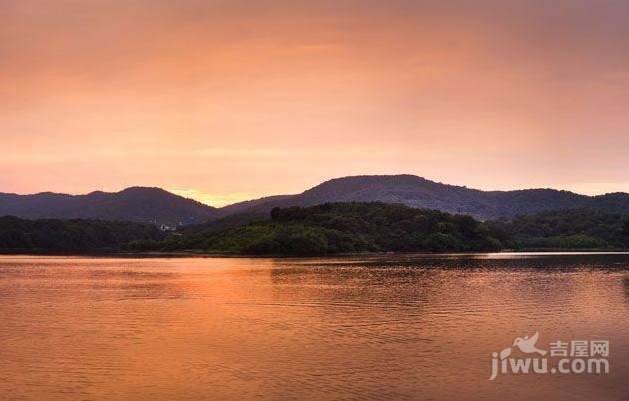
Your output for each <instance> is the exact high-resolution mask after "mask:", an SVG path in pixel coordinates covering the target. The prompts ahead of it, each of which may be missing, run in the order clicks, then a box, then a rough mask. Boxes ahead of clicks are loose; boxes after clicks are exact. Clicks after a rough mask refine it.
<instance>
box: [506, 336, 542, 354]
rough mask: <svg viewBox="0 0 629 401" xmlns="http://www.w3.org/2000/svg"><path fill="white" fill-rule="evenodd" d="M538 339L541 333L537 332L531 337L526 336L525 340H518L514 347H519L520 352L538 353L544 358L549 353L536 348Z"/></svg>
mask: <svg viewBox="0 0 629 401" xmlns="http://www.w3.org/2000/svg"><path fill="white" fill-rule="evenodd" d="M538 339H539V332H537V331H536V332H535V334H533V335H532V336H531V337H529V336H526V337H524V338H522V337H518V338H516V339H515V340H514V341H513V346H514V347H518V348H519V349H520V351H522V352H524V353H525V354H532V353H538V354H540V355H542V356H544V355H546V353H547V351H544V350H543V349H539V348H537V347H535V343H536V342H537V340H538Z"/></svg>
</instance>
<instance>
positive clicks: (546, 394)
mask: <svg viewBox="0 0 629 401" xmlns="http://www.w3.org/2000/svg"><path fill="white" fill-rule="evenodd" d="M535 332H539V341H538V342H537V344H536V346H537V347H539V348H544V349H549V343H550V342H555V341H557V340H562V341H566V342H569V341H571V340H588V341H590V340H608V341H609V344H610V345H609V353H610V355H609V358H608V359H609V364H610V372H609V374H600V375H594V374H580V375H578V374H555V375H552V374H529V375H513V374H509V375H499V376H498V377H497V378H496V379H495V380H493V381H490V380H488V379H489V376H490V372H491V363H492V352H499V351H501V350H503V349H505V348H507V347H510V346H512V345H513V342H514V339H515V338H516V337H524V336H526V335H529V336H531V335H533V334H534V333H535ZM518 352H520V351H517V350H515V349H514V352H513V355H514V356H517V355H518ZM522 355H523V354H520V356H522ZM628 373H629V255H542V256H540V255H508V254H498V255H478V256H431V257H428V256H381V257H369V258H343V259H203V258H198V259H197V258H194V259H192V258H190V259H188V258H181V259H177V258H175V259H102V258H51V257H0V400H3V401H4V400H7V401H8V400H37V401H55V400H72V401H76V400H112V401H114V400H115V401H121V400H129V401H131V400H133V401H139V400H151V401H161V400H168V401H173V400H212V401H220V400H238V401H243V400H244V401H246V400H273V401H275V400H316V401H324V400H377V401H382V400H533V399H540V400H555V401H556V400H587V401H593V400H597V401H600V400H629V380H628V376H629V375H628Z"/></svg>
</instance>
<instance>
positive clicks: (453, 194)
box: [219, 175, 629, 220]
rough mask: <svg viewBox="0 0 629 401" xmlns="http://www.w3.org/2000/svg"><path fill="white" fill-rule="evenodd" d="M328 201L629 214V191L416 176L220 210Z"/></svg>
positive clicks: (350, 181) (332, 185)
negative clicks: (496, 187)
mask: <svg viewBox="0 0 629 401" xmlns="http://www.w3.org/2000/svg"><path fill="white" fill-rule="evenodd" d="M326 202H383V203H399V204H403V205H406V206H409V207H413V208H422V209H435V210H440V211H443V212H448V213H456V214H468V215H470V216H473V217H475V218H478V219H481V220H491V219H501V218H507V219H511V218H513V217H516V216H518V215H526V214H534V213H539V212H543V211H552V210H566V209H582V208H585V209H592V210H599V211H604V212H617V213H629V194H626V193H615V194H607V195H601V196H586V195H579V194H576V193H573V192H569V191H560V190H555V189H525V190H517V191H481V190H477V189H470V188H467V187H463V186H455V185H448V184H442V183H438V182H434V181H430V180H427V179H425V178H422V177H417V176H413V175H383V176H354V177H344V178H336V179H333V180H329V181H326V182H324V183H322V184H320V185H317V186H315V187H313V188H311V189H309V190H307V191H305V192H303V193H301V194H297V195H284V196H281V197H269V198H262V199H258V200H256V201H253V202H251V201H250V202H242V203H237V204H234V205H230V206H227V207H224V208H222V209H219V214H220V215H221V216H225V215H229V214H233V213H247V214H249V215H256V216H260V215H263V214H266V215H268V213H269V212H270V211H271V209H273V208H274V207H290V206H302V207H307V206H313V205H317V204H322V203H326Z"/></svg>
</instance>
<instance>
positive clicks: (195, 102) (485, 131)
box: [0, 0, 629, 205]
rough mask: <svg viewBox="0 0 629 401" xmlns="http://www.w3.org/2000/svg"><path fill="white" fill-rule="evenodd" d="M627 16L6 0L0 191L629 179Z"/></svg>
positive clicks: (221, 191) (491, 0)
mask: <svg viewBox="0 0 629 401" xmlns="http://www.w3.org/2000/svg"><path fill="white" fill-rule="evenodd" d="M444 3H447V4H444ZM628 20H629V2H626V1H622V0H618V1H612V0H609V1H606V0H596V1H594V0H592V1H582V0H556V1H552V2H549V1H534V0H528V1H508V0H484V1H483V0H476V1H472V0H468V1H454V0H452V1H448V2H444V1H437V0H434V1H401V0H397V1H390V0H389V1H386V2H385V1H373V0H362V1H330V2H328V1H272V2H266V1H233V0H232V1H224V2H223V1H207V0H205V1H201V0H187V1H186V0H179V1H176V2H175V1H165V0H133V1H131V0H130V1H114V0H90V1H85V0H55V1H47V0H40V1H36V0H0V72H1V74H0V105H1V107H0V143H1V148H0V149H2V157H1V158H0V192H17V193H32V192H38V191H45V190H54V191H57V192H69V193H85V192H89V191H92V190H95V189H102V190H109V191H111V190H119V189H122V188H124V187H126V186H130V185H150V186H160V187H163V188H166V189H169V190H173V191H176V192H178V193H181V194H186V195H188V196H191V197H195V198H197V199H200V200H203V201H205V202H208V203H210V204H213V205H221V204H226V203H230V202H233V201H237V200H242V199H247V198H252V197H259V196H263V195H268V194H276V193H294V192H300V191H302V190H304V189H306V188H308V187H310V186H312V185H315V184H317V183H319V182H321V181H323V180H325V179H329V178H333V177H339V176H346V175H355V174H393V173H409V174H416V175H420V176H424V177H426V178H430V179H434V180H438V181H444V182H448V183H453V184H464V185H468V186H471V187H478V188H482V189H511V188H527V187H556V188H565V189H571V190H575V191H578V192H585V193H604V192H609V191H629V169H628V168H627V165H628V164H629V163H628V161H629V153H628V152H629V113H628V112H627V105H628V104H629V40H627V38H628V37H629V24H627V21H628Z"/></svg>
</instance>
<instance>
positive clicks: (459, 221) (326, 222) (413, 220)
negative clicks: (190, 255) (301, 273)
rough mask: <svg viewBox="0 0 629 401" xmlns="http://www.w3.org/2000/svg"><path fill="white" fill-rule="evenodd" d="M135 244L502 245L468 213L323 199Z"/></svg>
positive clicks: (267, 247)
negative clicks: (257, 217) (219, 226)
mask: <svg viewBox="0 0 629 401" xmlns="http://www.w3.org/2000/svg"><path fill="white" fill-rule="evenodd" d="M142 245H143V244H142V243H136V244H134V246H135V247H136V249H138V250H155V248H153V249H151V248H150V247H151V246H153V247H155V246H156V245H157V249H158V250H162V251H182V250H197V251H203V252H214V253H233V254H259V255H263V254H276V255H325V254H333V253H347V252H365V251H371V252H383V251H395V252H420V251H429V252H455V251H456V252H462V251H487V250H498V249H501V247H502V244H501V243H500V242H499V241H498V240H497V239H495V238H493V237H492V236H491V233H490V232H489V229H488V227H487V226H486V225H485V224H484V223H481V222H478V221H476V220H474V219H473V218H472V217H470V216H461V215H456V216H455V215H451V214H448V213H443V212H439V211H436V210H423V209H414V208H410V207H407V206H404V205H389V204H385V203H327V204H323V205H318V206H311V207H308V208H301V207H291V208H287V209H279V208H276V209H273V211H272V212H271V219H270V220H267V221H259V222H256V223H251V224H248V225H244V226H241V227H237V228H232V229H227V230H223V231H219V232H201V233H185V234H184V235H179V236H171V237H169V238H168V239H167V240H166V241H164V242H163V243H161V244H155V243H153V242H150V243H148V244H145V245H147V246H145V247H143V246H142Z"/></svg>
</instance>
